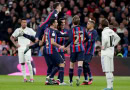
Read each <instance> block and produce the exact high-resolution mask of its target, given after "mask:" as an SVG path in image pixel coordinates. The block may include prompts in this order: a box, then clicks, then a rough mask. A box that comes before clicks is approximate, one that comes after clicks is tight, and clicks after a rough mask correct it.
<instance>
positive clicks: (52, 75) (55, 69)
mask: <svg viewBox="0 0 130 90" xmlns="http://www.w3.org/2000/svg"><path fill="white" fill-rule="evenodd" d="M58 70H59V67H58V66H57V67H55V68H54V69H53V71H52V72H51V75H50V78H54V76H55V74H56V73H57V72H58Z"/></svg>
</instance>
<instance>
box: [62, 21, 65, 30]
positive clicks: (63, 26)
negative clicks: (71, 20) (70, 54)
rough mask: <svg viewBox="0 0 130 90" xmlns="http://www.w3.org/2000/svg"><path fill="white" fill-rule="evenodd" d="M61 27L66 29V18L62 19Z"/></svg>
mask: <svg viewBox="0 0 130 90" xmlns="http://www.w3.org/2000/svg"><path fill="white" fill-rule="evenodd" d="M61 28H62V29H64V28H65V20H62V21H61Z"/></svg>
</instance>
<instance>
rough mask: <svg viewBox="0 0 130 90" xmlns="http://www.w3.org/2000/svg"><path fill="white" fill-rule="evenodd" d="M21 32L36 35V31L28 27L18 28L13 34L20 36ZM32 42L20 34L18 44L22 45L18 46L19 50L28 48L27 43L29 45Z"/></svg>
mask: <svg viewBox="0 0 130 90" xmlns="http://www.w3.org/2000/svg"><path fill="white" fill-rule="evenodd" d="M21 32H24V33H25V34H28V35H31V36H35V34H36V32H35V31H34V30H33V29H31V28H28V27H26V28H25V29H22V28H17V29H16V30H15V31H14V33H13V34H12V36H13V37H16V38H17V37H18V36H19V34H20V33H21ZM30 43H31V41H30V40H29V39H27V38H25V37H23V36H19V37H18V44H19V45H20V47H19V48H18V50H23V49H25V48H26V46H27V45H29V44H30Z"/></svg>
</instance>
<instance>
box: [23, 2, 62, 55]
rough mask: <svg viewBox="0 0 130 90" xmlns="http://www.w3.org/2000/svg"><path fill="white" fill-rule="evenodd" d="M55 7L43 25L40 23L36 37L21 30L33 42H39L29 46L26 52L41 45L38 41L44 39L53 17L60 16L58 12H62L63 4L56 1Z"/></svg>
mask: <svg viewBox="0 0 130 90" xmlns="http://www.w3.org/2000/svg"><path fill="white" fill-rule="evenodd" d="M53 8H54V10H53V11H52V12H51V13H50V14H49V15H48V17H47V18H46V20H45V21H44V22H43V23H42V24H41V25H39V27H38V30H37V32H36V36H35V37H33V36H30V35H27V34H23V33H22V32H21V33H22V34H23V36H24V37H26V38H28V39H30V40H31V41H32V42H37V43H35V44H34V45H32V46H29V47H27V49H26V50H25V52H24V53H26V52H27V51H28V50H29V49H31V48H36V47H39V43H38V41H39V40H41V39H42V36H43V34H44V30H45V29H46V28H48V27H49V25H50V21H51V19H53V18H58V13H59V12H61V9H62V7H61V4H60V3H59V2H56V3H54V5H53Z"/></svg>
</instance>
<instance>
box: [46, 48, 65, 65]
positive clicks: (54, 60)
mask: <svg viewBox="0 0 130 90" xmlns="http://www.w3.org/2000/svg"><path fill="white" fill-rule="evenodd" d="M44 55H45V57H47V60H46V62H49V63H51V64H53V65H54V66H57V65H59V64H61V63H64V60H63V58H62V57H61V55H60V54H59V53H58V52H57V51H56V50H53V54H45V53H44Z"/></svg>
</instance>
